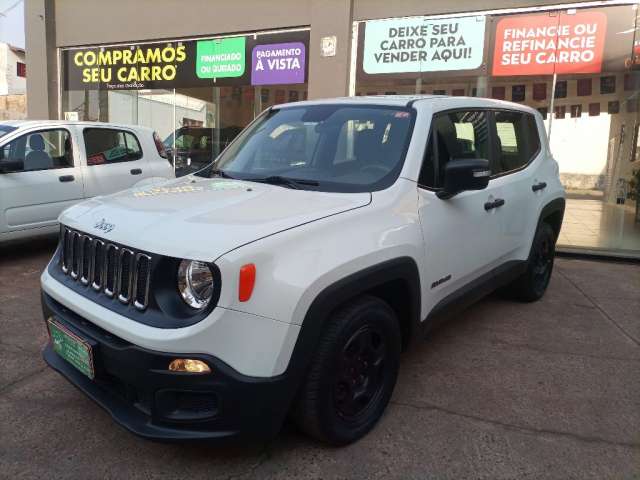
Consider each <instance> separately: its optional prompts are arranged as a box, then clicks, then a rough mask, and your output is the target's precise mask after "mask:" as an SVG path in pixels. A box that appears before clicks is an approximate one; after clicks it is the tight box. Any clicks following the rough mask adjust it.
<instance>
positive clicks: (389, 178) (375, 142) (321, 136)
mask: <svg viewBox="0 0 640 480" xmlns="http://www.w3.org/2000/svg"><path fill="white" fill-rule="evenodd" d="M413 120H414V114H413V110H411V109H408V108H397V107H382V106H354V105H335V104H334V105H330V104H329V105H311V106H300V107H287V108H282V109H272V110H269V111H268V112H266V113H264V114H263V115H262V116H261V117H258V119H257V120H256V121H255V122H254V123H253V124H252V125H251V126H250V127H249V128H247V129H246V130H244V131H243V132H242V133H241V134H240V135H239V136H238V138H237V139H236V140H235V141H234V142H233V143H232V144H231V145H230V146H229V148H228V149H227V150H225V151H224V152H223V153H222V155H220V157H218V159H217V160H216V162H215V163H213V164H211V165H209V166H208V167H207V168H205V169H204V170H202V171H200V172H198V173H197V174H196V175H200V176H216V175H222V176H229V177H232V178H238V179H243V180H253V181H266V182H269V183H275V184H278V185H281V186H283V187H291V188H304V189H310V190H322V191H332V192H368V191H374V190H381V189H383V188H387V187H388V186H390V185H391V184H392V183H393V182H394V181H395V179H396V178H397V177H398V175H399V174H400V170H401V169H402V164H403V162H404V156H405V153H406V150H407V147H408V144H409V139H410V137H411V131H412V128H413Z"/></svg>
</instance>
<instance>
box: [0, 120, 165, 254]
mask: <svg viewBox="0 0 640 480" xmlns="http://www.w3.org/2000/svg"><path fill="white" fill-rule="evenodd" d="M174 177H175V175H174V173H173V167H172V165H171V163H170V162H169V160H167V158H166V155H165V153H164V146H163V145H162V142H160V139H159V137H158V136H157V134H156V133H155V132H154V131H153V130H150V129H148V128H145V127H137V126H122V125H114V124H107V123H96V122H65V121H5V122H0V243H2V242H4V241H7V240H15V239H19V238H24V237H28V236H35V235H39V234H47V233H54V232H56V231H57V229H58V216H59V215H60V213H61V212H62V211H63V210H64V209H65V208H67V207H70V206H71V205H74V204H75V203H77V202H79V201H81V200H84V199H87V198H91V197H95V196H98V195H106V194H110V193H114V192H117V191H120V190H124V189H126V188H129V187H133V186H136V185H138V186H139V185H152V184H155V183H158V182H161V181H165V180H168V179H170V178H174Z"/></svg>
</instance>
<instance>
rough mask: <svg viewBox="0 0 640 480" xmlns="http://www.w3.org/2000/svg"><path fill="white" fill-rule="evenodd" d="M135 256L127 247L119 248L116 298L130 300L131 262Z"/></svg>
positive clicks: (122, 300) (126, 301) (131, 282)
mask: <svg viewBox="0 0 640 480" xmlns="http://www.w3.org/2000/svg"><path fill="white" fill-rule="evenodd" d="M134 260H135V256H134V254H133V252H132V251H131V250H129V249H128V248H123V249H122V250H120V259H119V262H118V267H119V271H118V300H120V301H121V302H122V303H125V304H126V303H129V300H131V287H132V284H133V262H134Z"/></svg>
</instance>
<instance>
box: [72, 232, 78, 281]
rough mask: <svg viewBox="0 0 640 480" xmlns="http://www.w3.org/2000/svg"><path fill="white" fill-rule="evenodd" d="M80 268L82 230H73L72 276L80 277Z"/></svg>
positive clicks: (75, 278)
mask: <svg viewBox="0 0 640 480" xmlns="http://www.w3.org/2000/svg"><path fill="white" fill-rule="evenodd" d="M79 270H80V232H71V278H73V279H74V280H77V279H78V272H79Z"/></svg>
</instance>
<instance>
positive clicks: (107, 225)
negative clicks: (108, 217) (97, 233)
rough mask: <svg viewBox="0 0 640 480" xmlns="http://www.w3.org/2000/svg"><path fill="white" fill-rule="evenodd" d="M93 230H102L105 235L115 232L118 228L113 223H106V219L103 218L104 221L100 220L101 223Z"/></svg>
mask: <svg viewBox="0 0 640 480" xmlns="http://www.w3.org/2000/svg"><path fill="white" fill-rule="evenodd" d="M93 228H95V229H97V230H102V231H103V232H104V233H109V232H110V231H111V230H113V229H114V228H116V226H115V225H114V224H113V223H108V222H106V221H105V219H104V218H103V219H102V220H100V221H99V222H97V223H96V224H95V225H94V226H93Z"/></svg>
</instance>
